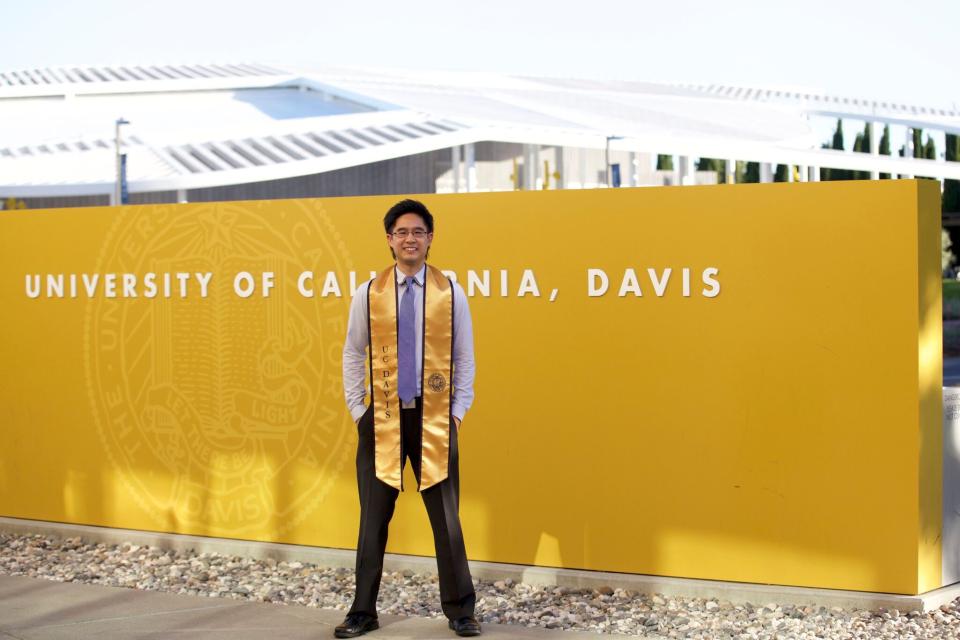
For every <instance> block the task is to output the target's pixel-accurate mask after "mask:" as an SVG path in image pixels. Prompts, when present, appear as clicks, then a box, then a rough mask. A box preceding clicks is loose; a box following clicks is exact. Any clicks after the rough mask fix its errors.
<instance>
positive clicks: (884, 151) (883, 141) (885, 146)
mask: <svg viewBox="0 0 960 640" xmlns="http://www.w3.org/2000/svg"><path fill="white" fill-rule="evenodd" d="M880 155H882V156H888V155H890V125H888V124H885V125H883V135H882V136H880ZM889 178H890V174H889V173H881V174H880V179H881V180H887V179H889Z"/></svg>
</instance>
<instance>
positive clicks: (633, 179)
mask: <svg viewBox="0 0 960 640" xmlns="http://www.w3.org/2000/svg"><path fill="white" fill-rule="evenodd" d="M627 162H628V163H629V164H630V168H629V170H628V171H627V186H628V187H635V186H637V182H638V180H637V170H638V167H637V152H636V151H631V152H630V155H629V159H628V160H627Z"/></svg>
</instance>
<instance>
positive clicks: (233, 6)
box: [0, 0, 960, 108]
mask: <svg viewBox="0 0 960 640" xmlns="http://www.w3.org/2000/svg"><path fill="white" fill-rule="evenodd" d="M0 22H2V24H3V25H4V28H3V34H4V35H3V46H2V47H0V70H16V69H22V68H35V67H46V66H61V65H82V64H154V63H157V64H163V63H192V62H261V63H267V64H277V65H293V66H296V67H298V68H304V69H311V68H320V67H323V66H329V65H334V66H341V65H360V66H367V67H392V68H410V69H443V70H473V71H489V72H499V73H508V74H518V75H541V76H558V77H577V78H596V79H625V80H647V81H655V82H680V83H718V84H745V85H761V86H777V87H795V88H809V89H819V90H823V91H826V92H829V93H834V94H839V95H848V96H853V97H862V98H877V99H884V100H896V101H899V102H906V103H914V104H921V105H926V106H937V107H958V108H960V46H958V45H960V0H914V1H913V2H911V3H905V2H890V1H889V0H873V1H872V2H865V1H861V0H833V1H831V2H827V1H823V0H804V1H801V2H791V3H785V2H773V1H771V0H766V1H763V2H760V1H755V0H745V1H737V0H727V2H720V1H718V0H711V1H709V2H707V1H692V0H661V1H658V2H649V1H647V0H634V1H632V2H631V1H621V0H606V1H596V0H595V1H593V2H582V1H563V0H555V1H553V2H540V1H536V2H524V1H523V0H512V1H504V0H484V1H483V2H476V1H475V2H455V1H451V0H446V1H445V2H440V1H436V0H426V1H418V0H406V1H398V0H390V1H383V0H364V1H362V2H359V1H352V2H351V1H350V0H337V1H336V2H327V1H325V0H310V1H306V0H269V1H263V0H260V1H257V2H251V1H248V0H234V1H232V2H223V1H220V0H216V1H209V2H207V1H204V0H192V1H191V0H163V1H162V2H152V3H144V2H133V1H131V0H123V1H119V0H86V1H80V2H66V1H65V0H60V1H59V2H52V1H50V0H33V1H30V2H7V3H4V6H3V8H2V9H0Z"/></svg>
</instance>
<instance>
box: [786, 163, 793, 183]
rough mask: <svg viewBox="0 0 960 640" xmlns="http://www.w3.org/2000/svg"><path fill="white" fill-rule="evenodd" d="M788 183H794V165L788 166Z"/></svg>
mask: <svg viewBox="0 0 960 640" xmlns="http://www.w3.org/2000/svg"><path fill="white" fill-rule="evenodd" d="M787 182H794V179H793V165H792V164H788V165H787Z"/></svg>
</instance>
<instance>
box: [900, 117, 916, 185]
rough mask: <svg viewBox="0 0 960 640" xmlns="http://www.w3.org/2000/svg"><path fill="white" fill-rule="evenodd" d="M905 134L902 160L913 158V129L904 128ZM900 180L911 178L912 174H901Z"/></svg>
mask: <svg viewBox="0 0 960 640" xmlns="http://www.w3.org/2000/svg"><path fill="white" fill-rule="evenodd" d="M905 131H906V133H905V134H904V138H905V140H904V143H903V157H904V159H907V158H912V157H913V129H911V128H910V127H906V129H905ZM900 177H901V178H912V177H913V174H909V173H901V174H900Z"/></svg>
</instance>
